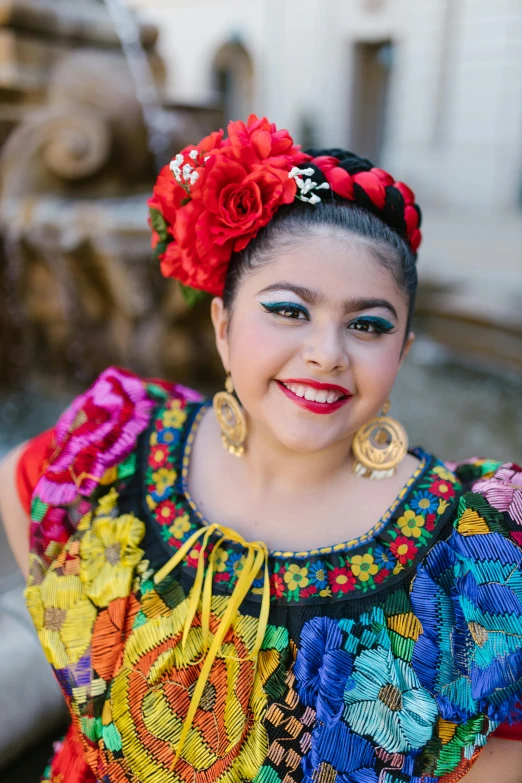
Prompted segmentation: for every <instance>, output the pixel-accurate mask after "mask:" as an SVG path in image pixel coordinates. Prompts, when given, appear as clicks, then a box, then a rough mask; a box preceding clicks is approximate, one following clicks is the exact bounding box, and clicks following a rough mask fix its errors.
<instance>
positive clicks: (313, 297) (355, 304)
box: [258, 282, 399, 320]
mask: <svg viewBox="0 0 522 783" xmlns="http://www.w3.org/2000/svg"><path fill="white" fill-rule="evenodd" d="M283 290H284V291H292V292H293V293H294V294H297V296H299V297H300V298H301V299H302V300H303V301H304V302H306V303H307V304H311V305H319V304H322V302H323V301H324V297H323V296H322V295H321V294H320V293H319V292H318V291H313V290H312V289H311V288H306V287H305V286H301V285H295V284H294V283H285V282H281V283H273V284H272V285H267V287H266V288H263V289H262V290H261V291H259V292H258V293H259V294H266V293H268V292H269V291H283ZM377 307H380V308H383V309H384V310H388V311H389V312H390V313H391V314H392V315H393V316H394V317H395V318H396V319H397V320H399V319H398V316H397V310H396V309H395V307H394V306H393V305H392V303H391V302H388V300H387V299H375V298H373V297H358V298H357V299H346V300H345V301H344V302H343V308H344V311H345V312H346V313H360V312H362V310H374V309H376V308H377Z"/></svg>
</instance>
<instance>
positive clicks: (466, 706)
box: [26, 386, 522, 783]
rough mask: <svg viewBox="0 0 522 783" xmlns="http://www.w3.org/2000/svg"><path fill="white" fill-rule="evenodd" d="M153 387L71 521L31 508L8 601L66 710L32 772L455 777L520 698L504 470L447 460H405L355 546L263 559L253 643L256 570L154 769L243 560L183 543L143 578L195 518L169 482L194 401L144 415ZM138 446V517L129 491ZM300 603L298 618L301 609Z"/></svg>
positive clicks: (515, 579)
mask: <svg viewBox="0 0 522 783" xmlns="http://www.w3.org/2000/svg"><path fill="white" fill-rule="evenodd" d="M157 388H158V391H157V395H158V396H157V398H156V399H157V400H158V408H157V410H156V411H155V412H154V413H152V414H151V417H152V419H153V421H152V425H151V430H152V431H151V432H150V440H149V444H148V445H149V448H147V449H145V448H144V449H143V452H137V451H136V450H135V449H134V450H133V451H131V452H130V453H129V454H128V455H127V456H126V457H125V458H124V459H123V460H122V461H121V462H120V463H118V464H116V465H114V466H113V467H112V468H111V469H110V471H111V472H110V475H107V474H104V476H103V477H102V479H103V480H102V481H100V482H99V483H98V484H97V486H96V491H95V493H94V495H91V496H90V497H88V498H85V499H84V500H82V501H80V503H79V505H78V507H77V508H76V507H75V508H74V509H73V510H71V511H68V510H67V509H65V508H64V507H61V506H59V505H57V506H55V505H53V504H50V503H47V502H44V501H42V499H41V498H40V497H39V496H38V495H36V496H35V498H34V502H33V511H32V533H33V535H32V539H31V546H32V554H31V574H30V580H29V586H28V588H27V592H26V596H27V603H28V607H29V610H30V613H31V616H32V618H33V620H34V623H35V625H36V628H37V631H38V635H39V638H40V641H41V643H42V645H43V647H44V650H45V652H46V654H47V657H48V659H49V660H50V662H51V663H52V664H53V666H54V667H55V674H56V677H57V679H58V682H59V683H60V686H61V687H62V690H63V692H64V695H65V698H66V700H67V703H68V705H69V708H70V711H71V716H72V728H71V731H70V732H69V733H68V735H67V737H66V739H65V741H64V743H63V744H62V745H61V746H60V749H59V751H58V753H57V755H56V757H55V759H54V760H53V762H52V764H51V768H50V770H48V771H47V774H48V775H49V780H54V779H55V778H59V776H60V775H62V776H65V777H64V779H66V778H67V776H68V774H69V770H70V769H74V770H81V776H82V781H85V783H90V782H91V781H94V780H103V781H106V783H116V782H117V783H126V782H127V781H128V783H131V782H132V781H135V780H138V779H140V780H155V779H156V778H158V779H159V778H161V780H165V781H170V783H175V782H176V781H178V783H180V781H181V783H183V781H186V783H189V781H190V783H194V781H195V783H198V781H199V783H204V781H205V780H207V781H208V780H213V779H217V778H219V780H221V781H223V783H237V780H245V781H254V782H255V783H299V781H300V780H302V781H303V783H363V782H364V783H379V781H381V782H383V781H386V783H392V780H393V781H399V780H401V781H404V782H405V783H406V781H410V782H411V783H419V781H420V780H425V781H427V783H437V782H438V781H440V783H442V781H443V780H444V779H450V780H456V779H459V778H460V777H462V776H463V775H464V774H465V773H466V772H467V770H468V769H469V767H470V766H471V764H472V763H473V760H474V758H475V757H476V755H477V753H478V751H479V750H480V748H481V747H483V745H484V744H485V742H486V740H487V738H488V736H489V735H490V734H491V732H492V731H493V730H494V729H495V728H496V726H497V725H498V721H500V720H503V719H504V718H505V717H507V716H509V715H510V714H511V713H512V712H513V710H514V708H515V703H516V701H517V700H518V699H519V697H520V693H521V692H522V580H521V579H520V573H521V566H522V555H521V550H520V548H519V547H518V546H517V545H516V540H517V539H516V536H517V535H519V533H520V530H519V525H520V521H519V518H518V516H517V515H518V508H519V505H518V504H519V494H518V493H519V477H520V474H521V471H520V469H519V468H517V467H516V466H513V465H507V466H502V467H500V466H499V465H498V464H497V463H494V462H491V461H486V460H483V461H482V460H479V461H474V462H473V463H467V464H459V465H458V466H456V468H455V469H456V471H457V474H458V477H459V478H460V477H462V479H463V480H464V479H465V480H466V482H467V483H469V482H472V483H473V482H474V484H473V488H472V491H471V492H466V493H464V492H463V490H462V487H461V485H460V484H459V482H458V481H457V480H456V479H455V475H454V474H452V473H451V472H450V471H449V468H448V467H447V466H441V465H440V464H439V463H436V462H434V461H433V460H431V459H430V458H428V457H426V456H422V459H423V460H424V462H423V465H422V467H421V468H420V470H419V472H418V473H417V475H416V477H415V478H414V480H413V481H411V482H410V483H409V485H408V486H407V487H406V488H405V490H404V491H403V492H402V493H401V498H400V502H399V503H397V504H395V505H394V507H393V512H392V513H391V514H389V515H388V516H385V518H383V519H385V523H384V524H381V523H379V525H378V526H377V527H376V528H374V529H373V534H372V536H364V537H362V538H361V539H358V540H357V541H356V542H349V543H348V544H343V545H341V546H339V547H332V548H330V549H329V550H328V551H326V552H319V551H317V552H309V553H286V554H281V555H279V554H273V555H272V557H271V558H270V562H269V579H270V588H271V595H272V599H273V603H272V605H271V608H270V614H269V615H268V617H269V624H268V625H267V627H266V631H265V633H264V639H263V642H262V645H261V649H259V646H257V647H256V643H257V642H258V639H257V637H258V629H259V622H260V619H259V617H260V610H259V611H258V608H257V607H258V606H259V602H260V601H261V598H260V596H262V595H263V588H264V572H263V570H262V569H261V571H260V572H259V573H258V574H257V575H256V577H255V579H254V580H253V584H252V585H251V591H250V594H249V595H248V600H247V601H245V602H244V603H242V604H241V605H240V606H239V609H238V610H236V609H234V612H233V614H232V617H231V624H230V626H229V627H228V630H227V633H226V636H225V637H224V640H223V643H222V645H221V647H220V648H219V649H218V651H217V657H216V658H215V661H214V663H213V664H212V666H211V667H210V671H209V675H208V679H207V680H206V682H205V686H204V688H202V693H201V697H200V698H199V700H198V702H197V708H196V710H195V714H194V716H193V720H192V722H191V727H190V730H189V732H188V736H187V740H186V742H185V744H184V746H183V749H182V752H181V755H180V758H179V759H178V760H177V762H176V767H175V769H173V762H174V759H175V755H176V748H177V742H178V740H179V737H180V734H181V731H182V727H183V725H184V723H185V720H186V718H187V715H188V714H189V710H190V704H191V700H192V695H193V693H194V689H195V687H196V683H197V681H198V677H199V675H200V673H201V671H202V669H203V668H204V666H205V660H206V654H207V652H208V648H209V646H211V645H212V641H213V639H215V636H216V634H217V633H218V629H219V627H220V624H221V622H222V620H223V618H224V617H225V616H226V614H227V609H228V608H229V607H230V604H229V601H230V594H231V592H232V591H233V590H234V588H235V586H236V585H237V582H238V579H239V578H241V577H242V575H244V573H245V568H248V562H247V559H246V550H244V549H243V548H242V547H241V546H240V545H239V544H236V543H235V542H234V543H230V544H229V543H228V541H227V540H226V539H224V540H221V542H220V543H219V544H218V545H217V546H218V548H217V549H215V546H216V544H217V541H218V540H219V539H218V538H215V539H209V540H208V541H206V542H205V544H204V546H203V545H202V539H201V538H200V539H198V540H194V542H193V543H192V544H191V545H190V549H189V550H188V552H187V553H186V556H185V559H184V562H183V564H182V565H181V568H183V569H185V572H183V573H182V577H183V578H182V579H178V574H179V573H180V572H177V571H172V572H171V573H170V574H168V575H166V576H165V574H163V575H162V576H159V569H161V568H162V567H163V566H164V565H165V563H166V561H167V560H168V558H169V552H168V551H167V552H165V549H166V546H167V547H170V548H171V549H172V551H173V552H177V551H178V550H179V548H180V547H181V546H183V544H185V543H186V542H187V541H188V540H189V538H190V536H192V535H193V534H194V533H195V532H196V531H199V532H204V531H202V530H201V526H202V525H203V524H204V520H203V519H202V518H201V517H200V516H198V513H197V509H196V508H195V507H194V506H193V504H191V502H190V498H189V497H187V495H186V492H185V487H184V484H183V471H184V470H185V471H186V464H187V463H186V459H187V456H186V455H187V452H186V451H185V443H188V444H189V448H190V439H191V437H193V429H192V422H194V420H195V419H197V416H198V415H200V414H199V412H200V410H201V408H200V406H199V405H192V404H187V403H186V401H185V399H181V397H180V395H179V394H178V393H177V392H176V393H174V392H173V393H172V394H171V396H170V397H169V399H167V401H166V403H165V404H163V403H161V402H160V397H161V393H163V392H162V387H161V386H159V387H157ZM151 394H152V392H151ZM154 394H156V392H154ZM116 429H117V427H116ZM140 448H141V447H140ZM137 454H138V455H139V456H141V457H142V463H141V465H142V470H143V471H144V472H145V492H146V501H147V503H146V507H147V508H148V509H149V510H150V518H149V519H148V521H147V522H145V521H142V520H141V519H140V518H139V517H140V514H141V513H142V511H141V503H140V502H138V501H141V498H138V500H135V499H136V494H135V488H136V481H132V482H131V481H130V480H131V479H132V478H133V476H134V475H136V478H138V475H140V474H139V473H138V472H137V467H138V462H137ZM109 478H110V481H109ZM127 480H129V481H127ZM129 503H130V505H129ZM130 508H132V509H134V510H129V509H130ZM78 520H79V521H78ZM381 522H382V520H381ZM147 524H148V525H149V526H150V528H149V529H148V530H147V531H146V529H147ZM450 525H453V528H452V529H450V530H448V527H449V526H450ZM145 532H147V535H145ZM154 534H156V538H155V537H154ZM435 536H437V537H439V538H440V540H439V541H438V543H435V544H434V538H435ZM145 542H146V543H145ZM50 561H52V563H51V565H49V562H50ZM210 563H211V564H212V569H213V571H212V576H213V578H212V584H211V585H210V587H211V600H210V602H209V603H208V604H207V605H206V606H207V608H206V609H205V605H204V604H197V605H196V603H197V602H196V603H194V602H193V601H191V597H193V596H194V595H195V594H194V593H192V592H191V587H190V585H191V584H192V582H193V581H194V579H195V577H196V574H197V569H198V566H199V567H200V577H201V575H203V580H202V582H204V581H205V579H204V577H205V574H208V567H209V564H210ZM201 566H203V572H201ZM165 573H166V572H165ZM156 577H158V578H157V579H156ZM392 580H393V581H392ZM196 581H197V579H196ZM156 582H158V583H157V584H156ZM186 584H188V585H189V586H188V587H186ZM209 584H210V582H209V580H207V581H206V582H205V585H206V587H208V586H209ZM388 585H389V586H390V587H391V588H392V589H386V588H387V587H388ZM377 586H378V587H379V590H378V591H377V590H376V587H377ZM202 589H203V587H202ZM214 589H215V590H216V593H214ZM371 590H374V591H375V592H374V593H373V594H371V593H370V591H371ZM363 594H364V595H363ZM355 597H360V598H361V599H362V600H361V601H360V602H359V603H358V602H357V601H352V600H351V599H353V598H355ZM313 602H318V603H319V604H320V605H319V608H318V611H317V613H316V616H314V612H313V606H306V607H305V608H304V611H303V610H302V609H301V607H300V606H299V605H300V604H312V603H313ZM256 603H257V606H255V610H254V611H251V608H252V606H253V605H255V604H256ZM293 605H295V606H296V608H297V611H296V612H295V613H292V611H291V610H292V606H293ZM365 606H366V609H364V607H365ZM329 613H332V614H333V615H334V616H335V618H336V619H333V618H332V617H330V616H329ZM229 614H230V613H229ZM309 618H311V619H309ZM339 618H340V619H339ZM276 619H277V622H276ZM278 623H279V624H278ZM207 628H208V634H207V631H206V629H207ZM183 637H185V638H183ZM259 644H261V639H259ZM296 645H297V646H296ZM254 651H255V652H254ZM256 653H257V655H256ZM91 771H92V772H91ZM78 774H80V773H78ZM67 779H68V778H67ZM71 780H73V779H71Z"/></svg>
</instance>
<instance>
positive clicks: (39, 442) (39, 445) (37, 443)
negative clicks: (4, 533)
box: [16, 428, 54, 514]
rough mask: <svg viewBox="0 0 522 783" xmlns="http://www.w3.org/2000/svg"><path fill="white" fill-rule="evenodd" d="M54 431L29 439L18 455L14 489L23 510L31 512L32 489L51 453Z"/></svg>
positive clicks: (50, 430) (46, 431) (47, 431)
mask: <svg viewBox="0 0 522 783" xmlns="http://www.w3.org/2000/svg"><path fill="white" fill-rule="evenodd" d="M53 441H54V429H53V428H51V429H49V430H45V431H44V432H41V433H40V434H39V435H37V436H36V437H35V438H31V440H29V441H28V442H27V443H26V445H25V448H24V450H23V451H22V453H21V455H20V459H19V460H18V464H17V466H16V489H17V492H18V498H19V500H20V503H21V505H22V506H23V508H24V510H25V511H27V513H28V514H29V513H30V512H31V500H32V497H33V492H34V489H35V487H36V485H37V483H38V480H39V478H40V476H41V475H42V472H43V470H44V466H45V464H46V461H47V459H48V458H49V456H50V454H51V452H52V444H53Z"/></svg>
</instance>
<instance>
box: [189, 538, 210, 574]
mask: <svg viewBox="0 0 522 783" xmlns="http://www.w3.org/2000/svg"><path fill="white" fill-rule="evenodd" d="M200 552H201V543H200V542H199V541H196V543H195V544H194V546H193V547H192V549H191V550H190V552H189V553H188V555H187V561H186V562H187V565H188V566H190V568H197V567H198V560H199V553H200ZM207 553H208V550H205V551H204V553H203V557H204V559H205V560H206V559H207Z"/></svg>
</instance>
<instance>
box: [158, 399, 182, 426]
mask: <svg viewBox="0 0 522 783" xmlns="http://www.w3.org/2000/svg"><path fill="white" fill-rule="evenodd" d="M186 418H187V414H186V413H185V411H183V410H181V408H180V401H179V400H173V402H172V404H171V406H170V407H169V408H167V410H166V411H164V413H163V416H162V417H161V420H162V422H163V424H164V426H165V427H175V428H179V427H181V426H182V425H183V424H184V422H185V419H186Z"/></svg>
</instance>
